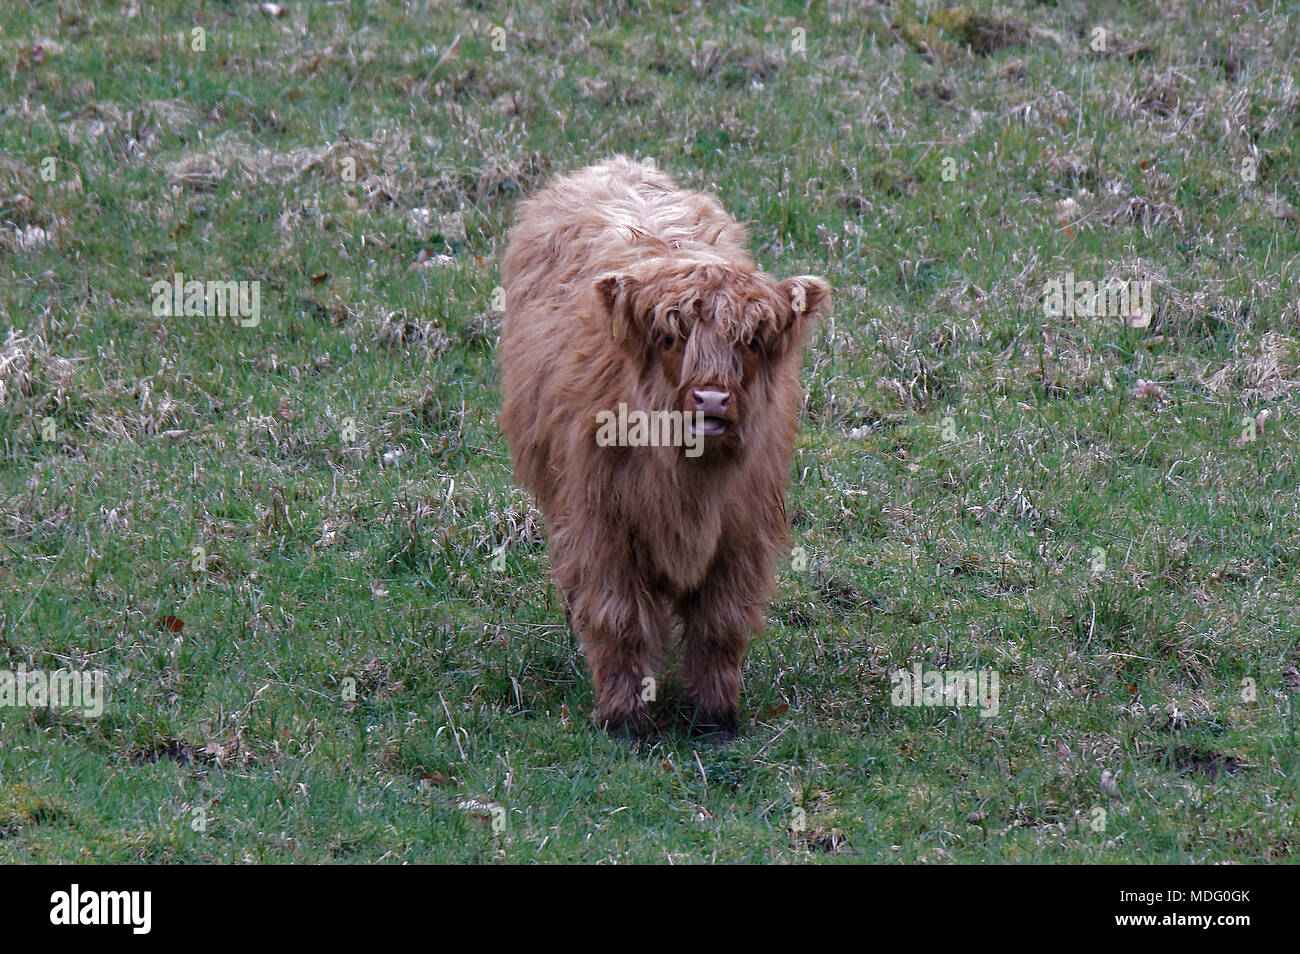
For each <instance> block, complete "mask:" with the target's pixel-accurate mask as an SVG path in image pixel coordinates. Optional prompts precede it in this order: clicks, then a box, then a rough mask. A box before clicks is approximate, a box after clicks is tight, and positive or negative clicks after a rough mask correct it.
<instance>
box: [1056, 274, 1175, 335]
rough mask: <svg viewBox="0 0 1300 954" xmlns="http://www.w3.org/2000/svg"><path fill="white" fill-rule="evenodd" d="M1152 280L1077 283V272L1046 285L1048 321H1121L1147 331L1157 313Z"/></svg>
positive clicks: (1131, 326) (1114, 279)
mask: <svg viewBox="0 0 1300 954" xmlns="http://www.w3.org/2000/svg"><path fill="white" fill-rule="evenodd" d="M1154 313H1155V312H1154V310H1153V307H1152V300H1151V281H1150V280H1149V279H1148V280H1146V281H1141V282H1137V281H1126V280H1124V279H1121V278H1111V279H1107V280H1106V281H1101V282H1090V281H1088V282H1081V281H1076V280H1075V277H1074V272H1066V273H1065V277H1064V278H1049V279H1048V280H1047V281H1046V282H1045V283H1044V284H1043V314H1044V315H1046V316H1047V317H1048V318H1060V317H1062V316H1064V317H1078V318H1121V319H1123V320H1124V323H1125V324H1126V325H1128V326H1129V327H1130V328H1145V327H1146V326H1147V325H1149V324H1151V316H1152V315H1153V314H1154Z"/></svg>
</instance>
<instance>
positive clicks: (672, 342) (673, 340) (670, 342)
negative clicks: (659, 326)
mask: <svg viewBox="0 0 1300 954" xmlns="http://www.w3.org/2000/svg"><path fill="white" fill-rule="evenodd" d="M659 347H661V348H663V349H664V350H665V351H672V350H673V348H676V347H677V336H676V335H663V336H662V337H661V338H660V339H659Z"/></svg>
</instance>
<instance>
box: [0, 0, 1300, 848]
mask: <svg viewBox="0 0 1300 954" xmlns="http://www.w3.org/2000/svg"><path fill="white" fill-rule="evenodd" d="M964 3H965V0H955V2H954V4H953V5H949V4H948V3H920V4H913V3H902V2H895V3H889V4H885V3H873V2H845V3H840V2H834V3H831V4H830V5H829V7H828V6H827V5H826V4H825V3H813V4H807V5H805V4H802V3H768V4H753V5H749V6H744V7H742V6H739V5H732V4H724V3H707V4H705V3H697V2H686V0H674V2H656V3H650V4H635V5H633V4H627V3H593V4H585V3H576V2H571V0H561V2H559V3H554V4H512V5H506V4H502V3H495V2H483V3H469V4H458V3H421V2H411V3H405V4H403V3H397V2H392V3H381V2H369V3H367V2H362V0H354V2H333V3H326V2H320V3H311V2H303V3H294V2H285V3H283V4H282V5H281V6H280V7H276V6H275V5H261V4H255V3H244V2H213V0H209V2H206V3H198V4H192V3H180V2H162V3H143V2H136V0H120V2H118V0H114V2H111V3H104V4H99V3H90V2H79V0H64V2H17V3H10V4H6V5H5V6H4V8H3V11H2V12H0V669H3V670H9V671H16V670H18V669H19V667H25V668H26V669H28V670H32V669H38V670H43V671H53V670H58V669H61V668H71V669H75V670H81V671H86V670H95V669H98V670H102V671H103V672H104V673H106V674H107V683H108V700H107V705H106V708H105V711H104V712H103V714H102V715H101V716H100V717H98V718H96V717H94V716H93V714H91V713H88V712H86V711H84V710H78V709H75V708H59V707H44V706H40V705H36V706H33V705H26V706H19V705H8V706H0V862H12V861H27V862H53V861H95V862H129V861H148V862H205V861H231V862H240V861H249V862H304V861H311V862H318V861H337V862H360V861H383V862H399V861H412V862H422V861H455V862H461V861H481V862H494V861H499V862H530V861H540V862H571V861H585V862H614V861H618V862H674V863H688V862H711V861H717V862H807V861H842V862H881V861H884V862H930V863H934V862H1004V861H1011V862H1020V861H1033V862H1104V863H1111V862H1115V863H1118V862H1139V861H1140V862H1157V863H1210V862H1221V861H1230V862H1255V861H1292V860H1295V858H1296V854H1297V851H1298V850H1300V842H1298V841H1297V839H1298V837H1300V836H1298V835H1297V832H1296V823H1297V817H1298V815H1300V806H1298V805H1297V794H1298V788H1300V786H1298V783H1297V773H1300V757H1298V756H1297V744H1298V742H1297V737H1296V734H1295V730H1296V726H1295V719H1294V716H1293V706H1294V703H1295V695H1296V693H1297V692H1300V674H1297V669H1296V667H1297V665H1300V646H1298V645H1297V635H1298V634H1300V493H1298V492H1297V474H1298V472H1300V461H1298V457H1300V454H1298V447H1300V441H1298V438H1300V421H1298V420H1297V411H1298V410H1300V400H1298V395H1300V302H1298V300H1297V265H1298V264H1300V212H1298V211H1297V206H1300V131H1298V128H1297V127H1298V126H1300V86H1298V85H1297V79H1298V76H1300V10H1297V9H1296V8H1295V7H1293V6H1292V7H1288V6H1286V5H1283V4H1270V3H1248V2H1242V3H1227V2H1221V3H1196V2H1190V0H1183V2H1177V0H1170V2H1166V3H1161V4H1158V5H1155V4H1149V3H1137V2H1133V3H1127V2H1126V3H1083V2H1076V0H1062V2H1058V3H1047V4H1037V3H1025V4H1006V5H1002V6H998V7H993V6H990V5H987V4H983V3H978V4H973V5H957V4H964ZM1157 7H1158V10H1157V9H1156V8H1157ZM196 31H199V32H196ZM614 152H623V153H626V154H629V155H635V156H638V157H654V158H655V159H657V161H658V162H659V164H660V166H661V167H663V168H664V169H665V170H667V171H669V172H670V173H672V174H673V175H675V176H676V177H677V178H678V180H679V181H680V182H681V183H682V184H684V185H688V186H691V187H695V188H702V189H706V190H708V191H711V192H713V193H715V194H717V195H718V196H719V197H720V198H721V199H722V201H723V203H724V204H725V205H726V206H727V208H728V209H729V211H731V212H732V213H733V214H735V215H736V216H737V217H738V218H740V219H742V220H744V221H746V222H747V223H748V224H749V226H750V234H751V244H752V248H753V250H754V253H755V256H756V258H757V260H758V261H759V262H760V263H761V264H762V266H763V267H764V268H765V269H767V270H769V271H771V272H773V273H774V274H776V275H778V276H779V277H784V276H786V275H790V274H799V273H807V272H810V273H816V274H821V275H824V276H825V277H826V278H827V279H828V280H829V281H830V282H831V284H832V285H833V286H834V289H835V295H834V316H833V318H831V319H830V320H827V321H825V322H824V323H823V325H822V327H821V329H820V331H819V332H818V333H817V335H816V336H815V337H814V339H813V342H812V344H811V347H810V350H809V354H808V358H807V361H806V363H805V368H804V382H805V386H806V391H807V399H806V402H805V404H804V406H803V409H802V413H801V426H802V437H801V440H800V444H799V448H798V452H797V456H796V459H795V461H794V464H793V476H794V485H793V487H792V490H791V492H790V495H789V501H788V505H789V511H790V514H791V518H792V522H793V526H794V536H795V542H796V545H797V546H798V548H799V549H798V550H796V551H795V553H794V554H793V556H792V557H791V558H788V559H787V560H785V561H784V562H783V564H782V571H781V579H780V587H779V591H778V593H777V596H776V598H775V599H774V601H773V603H772V605H771V607H770V610H769V614H768V618H769V627H768V631H767V633H766V634H765V635H764V636H762V637H761V638H760V639H759V640H758V641H757V642H756V643H755V645H754V647H753V649H752V651H751V653H750V656H749V660H748V662H747V664H746V668H745V689H744V692H743V696H742V703H741V707H742V708H741V722H742V730H741V735H740V737H739V738H738V740H737V741H736V742H735V743H734V744H731V745H726V746H721V747H716V746H715V747H705V746H700V745H699V744H697V743H693V742H692V741H691V740H690V739H689V738H688V737H687V736H686V734H685V733H684V732H682V731H681V727H680V724H677V725H674V726H669V727H667V729H666V730H665V732H664V739H663V741H662V742H660V743H659V744H657V745H655V746H653V747H645V748H641V749H635V748H630V747H628V746H626V745H623V744H620V743H617V742H615V741H611V740H609V739H607V738H606V737H604V736H603V735H602V734H601V733H600V732H599V731H598V730H597V729H595V728H594V727H593V726H592V725H591V723H590V705H591V686H590V681H589V678H588V674H587V671H586V668H585V665H584V663H583V660H582V658H581V656H580V655H579V654H578V653H577V647H576V644H575V640H574V638H573V636H572V634H571V633H570V632H569V631H568V629H567V627H566V625H565V621H564V613H563V609H562V607H561V605H560V601H559V599H558V594H557V593H556V591H555V590H554V588H553V587H551V586H548V582H547V579H548V578H547V556H546V549H545V545H544V538H543V536H542V533H541V528H540V525H539V523H540V520H539V516H538V514H537V513H536V511H535V510H533V509H532V507H531V506H530V504H529V502H528V499H527V497H526V496H525V495H524V493H523V492H522V491H521V490H520V489H519V488H518V487H517V486H516V485H515V484H514V482H513V479H512V477H511V473H510V465H509V458H508V455H507V449H506V446H505V444H504V442H503V440H502V437H501V434H500V432H499V430H498V427H497V423H496V413H497V408H498V407H499V395H498V391H497V386H496V380H497V375H496V367H495V339H496V334H497V321H498V318H499V314H498V311H499V308H500V301H499V297H498V296H496V295H495V294H494V292H495V289H496V288H497V286H498V282H499V276H498V270H497V269H498V265H499V260H500V254H501V252H502V250H503V248H504V239H505V235H506V232H507V230H508V228H509V225H510V223H511V221H512V217H513V212H514V208H515V204H516V200H517V199H518V198H519V197H520V196H521V195H524V194H527V193H528V192H530V191H531V190H533V189H534V188H536V187H537V186H538V185H539V184H541V183H542V182H544V181H545V180H546V179H547V178H548V177H549V176H551V175H553V174H556V173H558V172H563V171H568V170H571V169H575V168H578V167H580V166H583V165H586V164H587V163H589V162H590V161H592V160H594V159H596V158H599V157H602V156H605V155H608V154H611V153H614ZM178 275H179V276H181V278H180V279H179V281H181V282H182V283H183V282H184V281H189V280H191V279H197V280H199V281H203V282H224V281H228V280H229V281H246V282H257V283H260V284H259V285H258V286H257V288H258V289H260V291H259V295H260V298H259V308H260V310H259V313H258V314H257V315H255V316H254V315H251V314H249V313H247V312H246V313H244V315H243V318H242V320H241V318H240V317H239V316H238V315H227V316H222V315H218V314H214V313H211V312H205V313H202V314H198V315H192V314H191V315H186V314H175V313H173V314H168V313H166V312H165V310H163V309H161V308H160V307H159V306H158V302H156V301H155V298H156V297H157V294H158V293H157V292H156V290H155V288H154V285H155V283H156V282H164V283H168V284H169V285H170V284H171V283H173V282H174V281H177V280H178V279H177V276H178ZM1070 276H1073V278H1074V279H1075V280H1076V281H1091V282H1102V281H1109V280H1112V279H1115V280H1131V281H1134V282H1143V281H1146V282H1150V286H1149V288H1150V302H1151V305H1152V307H1151V309H1150V314H1149V315H1143V316H1138V317H1137V318H1134V317H1133V316H1125V315H1120V316H1118V317H1116V316H1114V315H1111V316H1102V315H1081V314H1076V313H1067V314H1063V315H1050V314H1048V313H1047V312H1048V310H1049V309H1047V308H1046V307H1045V283H1047V282H1049V281H1051V280H1058V279H1059V280H1065V279H1067V278H1068V277H1070ZM249 287H250V288H251V287H252V286H249ZM169 295H170V292H168V293H166V295H164V297H167V296H169ZM183 310H184V309H182V311H183ZM254 318H256V321H254ZM1146 318H1149V322H1147V321H1146V320H1145V319H1146ZM914 665H920V666H923V667H925V668H926V669H927V670H929V669H938V670H948V671H952V670H971V669H980V670H986V671H991V672H996V673H997V674H998V676H999V692H1000V698H999V705H998V711H997V714H996V715H990V716H989V717H982V716H981V714H980V711H979V710H978V709H975V708H959V707H953V706H928V707H910V706H901V705H895V704H892V701H891V688H892V683H891V674H892V673H893V672H894V671H895V670H898V669H901V668H910V667H912V666H914ZM670 701H671V698H670Z"/></svg>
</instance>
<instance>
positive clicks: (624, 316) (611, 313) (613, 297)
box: [596, 275, 637, 339]
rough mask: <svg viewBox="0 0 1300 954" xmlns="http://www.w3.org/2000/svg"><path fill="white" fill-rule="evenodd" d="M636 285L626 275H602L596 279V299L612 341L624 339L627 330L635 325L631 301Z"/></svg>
mask: <svg viewBox="0 0 1300 954" xmlns="http://www.w3.org/2000/svg"><path fill="white" fill-rule="evenodd" d="M636 285H637V282H636V279H635V278H631V277H629V276H627V275H603V276H601V277H600V278H598V279H596V298H597V300H598V301H599V302H600V307H601V312H602V314H603V316H604V319H605V322H606V326H607V327H608V328H609V333H610V337H612V338H614V339H620V338H626V337H627V334H628V329H629V328H631V327H633V326H634V325H635V323H636V314H635V311H634V309H633V300H632V298H633V294H634V292H635V291H636Z"/></svg>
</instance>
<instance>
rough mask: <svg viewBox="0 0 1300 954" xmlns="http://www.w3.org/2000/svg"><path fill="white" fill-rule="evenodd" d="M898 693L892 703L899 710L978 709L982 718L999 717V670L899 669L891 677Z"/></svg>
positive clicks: (913, 665)
mask: <svg viewBox="0 0 1300 954" xmlns="http://www.w3.org/2000/svg"><path fill="white" fill-rule="evenodd" d="M890 681H891V682H892V683H893V686H894V690H893V692H892V694H891V695H890V701H891V702H892V703H893V704H894V705H896V706H926V707H930V706H953V707H955V708H961V707H965V706H969V707H975V706H978V707H979V710H980V718H981V719H988V718H991V717H992V716H995V715H997V714H998V673H997V670H996V669H955V670H951V669H931V670H930V671H929V672H924V673H923V672H922V671H921V664H920V663H913V664H912V668H911V670H907V669H896V670H894V672H893V673H892V674H891V676H890Z"/></svg>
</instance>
